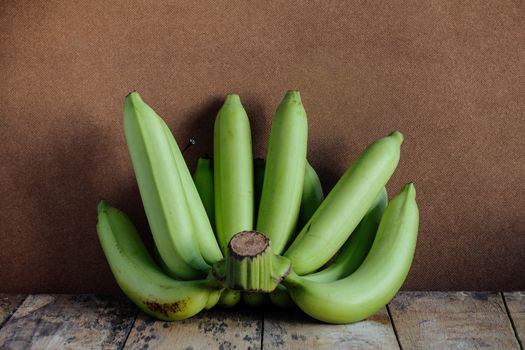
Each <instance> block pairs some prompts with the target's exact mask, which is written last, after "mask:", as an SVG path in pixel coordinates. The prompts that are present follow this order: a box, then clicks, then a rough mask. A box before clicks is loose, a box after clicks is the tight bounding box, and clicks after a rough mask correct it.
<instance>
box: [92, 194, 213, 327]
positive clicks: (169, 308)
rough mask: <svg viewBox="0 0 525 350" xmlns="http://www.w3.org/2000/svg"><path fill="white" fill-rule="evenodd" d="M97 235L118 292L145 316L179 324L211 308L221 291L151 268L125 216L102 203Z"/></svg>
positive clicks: (205, 282) (207, 281)
mask: <svg viewBox="0 0 525 350" xmlns="http://www.w3.org/2000/svg"><path fill="white" fill-rule="evenodd" d="M97 232H98V237H99V240H100V244H101V245H102V249H103V251H104V254H105V255H106V258H107V260H108V263H109V266H110V268H111V271H112V272H113V275H114V276H115V279H116V280H117V283H118V285H119V286H120V288H121V289H122V291H123V292H124V293H125V294H126V295H127V296H128V297H129V298H130V299H131V300H132V301H133V302H134V303H135V304H136V305H137V306H138V307H139V308H140V309H142V310H143V311H144V312H145V313H147V314H149V315H151V316H154V317H156V318H158V319H161V320H167V321H172V320H182V319H185V318H188V317H191V316H193V315H195V314H197V313H198V312H200V311H201V310H203V309H205V308H206V309H210V308H212V307H213V306H214V305H215V304H216V303H217V301H218V300H219V297H220V294H221V289H220V287H216V286H215V284H216V282H214V280H213V279H211V278H209V279H202V280H196V281H178V280H175V279H172V278H170V277H168V276H167V275H165V274H164V273H163V272H162V271H161V270H160V269H159V268H158V266H157V265H156V264H155V262H154V261H153V259H152V258H151V256H150V255H149V253H148V251H147V250H146V247H145V246H144V244H143V242H142V240H141V239H140V237H139V234H138V233H137V231H136V229H135V227H134V226H133V224H132V223H131V221H130V220H129V219H128V218H127V216H126V215H125V214H124V213H122V212H121V211H120V210H118V209H116V208H112V207H111V206H110V205H109V204H108V203H106V202H105V201H101V202H100V203H99V205H98V222H97Z"/></svg>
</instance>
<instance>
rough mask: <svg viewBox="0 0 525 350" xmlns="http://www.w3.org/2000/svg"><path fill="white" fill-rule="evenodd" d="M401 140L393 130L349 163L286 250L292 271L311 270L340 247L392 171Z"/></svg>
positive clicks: (399, 134)
mask: <svg viewBox="0 0 525 350" xmlns="http://www.w3.org/2000/svg"><path fill="white" fill-rule="evenodd" d="M402 143H403V135H402V134H401V133H400V132H398V131H395V132H393V133H392V134H390V135H389V136H387V137H383V138H381V139H379V140H377V141H375V142H374V143H372V144H371V145H369V146H368V147H367V148H366V149H365V150H364V151H363V152H362V153H361V154H360V155H359V157H358V158H357V159H356V160H355V161H354V162H353V163H352V165H351V166H350V167H349V168H348V170H347V171H346V172H345V173H344V174H343V176H342V177H341V179H340V180H339V181H338V182H337V184H336V185H335V187H334V188H333V189H332V191H330V193H329V194H328V196H327V197H326V199H325V200H324V201H323V202H322V203H321V205H320V206H319V208H318V209H317V210H316V212H315V213H314V215H313V216H312V218H311V219H310V220H309V221H308V223H307V224H306V225H305V226H304V228H303V229H302V230H301V232H300V233H299V235H298V236H297V238H296V239H295V241H294V242H293V243H292V245H291V246H290V247H289V248H288V250H287V251H286V252H285V254H284V256H285V257H287V258H288V259H290V260H291V262H292V268H293V270H294V271H295V273H297V274H299V275H305V274H309V273H312V272H314V271H315V270H317V269H319V268H320V267H321V266H323V264H325V263H326V262H327V261H329V260H330V258H331V257H332V256H334V254H336V252H337V251H338V250H339V249H340V248H341V246H342V245H343V244H344V242H345V241H346V240H347V239H348V237H349V236H350V234H351V233H352V231H353V230H354V229H355V228H356V227H357V225H358V224H359V222H360V221H361V219H362V218H363V217H364V215H365V214H366V212H367V211H368V209H369V208H370V207H371V206H372V204H373V202H374V200H375V198H376V197H377V195H378V194H379V192H380V191H381V189H382V188H383V186H385V184H386V183H387V181H388V180H389V178H390V176H391V175H392V173H393V172H394V170H395V168H396V166H397V163H398V162H399V154H400V146H401V144H402Z"/></svg>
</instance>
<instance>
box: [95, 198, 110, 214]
mask: <svg viewBox="0 0 525 350" xmlns="http://www.w3.org/2000/svg"><path fill="white" fill-rule="evenodd" d="M107 208H109V203H108V202H107V201H105V200H101V201H100V202H98V205H97V212H98V213H101V212H103V211H104V210H106V209H107Z"/></svg>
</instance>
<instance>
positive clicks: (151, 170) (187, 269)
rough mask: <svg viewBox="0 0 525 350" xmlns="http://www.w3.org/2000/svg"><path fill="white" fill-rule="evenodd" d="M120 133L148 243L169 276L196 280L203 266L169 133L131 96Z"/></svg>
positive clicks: (138, 96)
mask: <svg viewBox="0 0 525 350" xmlns="http://www.w3.org/2000/svg"><path fill="white" fill-rule="evenodd" d="M124 131H125V135H126V141H127V144H128V148H129V153H130V155H131V160H132V163H133V169H134V170H135V175H136V178H137V183H138V186H139V190H140V195H141V197H142V202H143V204H144V209H145V211H146V216H147V217H148V222H149V225H150V228H151V232H152V234H153V239H154V241H155V245H156V246H157V248H158V250H159V254H160V256H161V257H162V260H163V261H164V263H165V264H166V266H167V268H168V269H169V272H170V275H172V276H174V277H177V278H182V279H195V278H199V277H202V276H203V275H204V274H205V271H207V270H208V269H209V265H208V264H207V263H206V261H204V259H203V257H202V255H201V252H200V248H199V245H198V242H197V241H196V240H195V239H194V238H195V235H194V225H193V222H192V219H191V215H190V210H189V208H188V205H187V197H186V191H185V190H184V188H185V187H186V186H185V184H184V183H183V181H182V178H181V175H180V171H179V168H180V167H179V166H178V164H177V162H178V160H177V158H176V153H177V152H176V151H178V147H177V144H176V142H175V140H174V138H173V135H172V134H171V132H170V131H169V129H168V127H167V126H166V124H165V123H164V121H163V120H162V119H161V118H160V117H159V116H158V115H157V113H155V111H154V110H153V109H152V108H151V107H149V106H148V105H147V104H146V103H144V102H143V101H142V98H141V97H140V95H139V94H138V93H137V92H132V93H130V94H129V95H128V96H126V99H125V105H124ZM178 153H180V151H178ZM181 157H182V155H181ZM190 181H191V178H190ZM192 184H193V181H192ZM195 191H196V190H195ZM197 199H198V195H197ZM199 202H200V200H199ZM203 212H204V209H203Z"/></svg>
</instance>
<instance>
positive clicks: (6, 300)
mask: <svg viewBox="0 0 525 350" xmlns="http://www.w3.org/2000/svg"><path fill="white" fill-rule="evenodd" d="M25 297H26V296H25V295H23V294H1V293H0V328H1V327H2V325H3V324H4V322H5V321H6V320H7V319H8V318H9V317H10V316H11V315H12V314H13V312H15V310H16V308H17V307H18V305H20V303H22V301H23V300H24V299H25Z"/></svg>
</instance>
